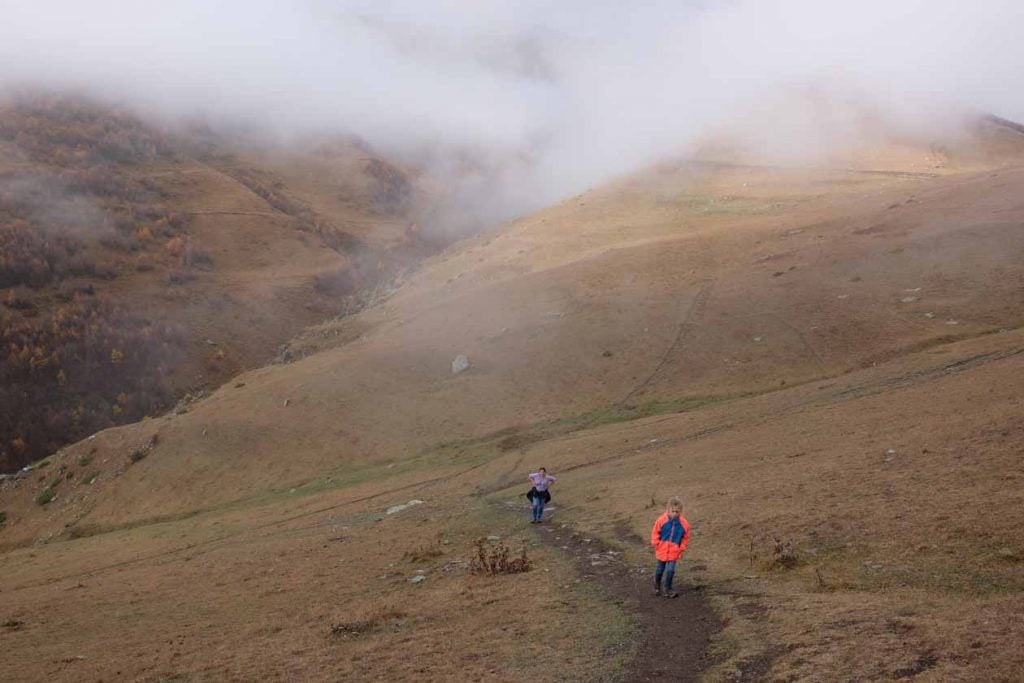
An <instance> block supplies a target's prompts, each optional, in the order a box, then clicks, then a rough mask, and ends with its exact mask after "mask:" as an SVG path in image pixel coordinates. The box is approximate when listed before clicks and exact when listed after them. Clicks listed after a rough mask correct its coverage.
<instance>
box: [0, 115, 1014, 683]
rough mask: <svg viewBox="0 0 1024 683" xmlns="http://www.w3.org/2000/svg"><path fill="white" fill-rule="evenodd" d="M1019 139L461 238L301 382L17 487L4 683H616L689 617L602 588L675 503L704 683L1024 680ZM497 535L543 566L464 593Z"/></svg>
mask: <svg viewBox="0 0 1024 683" xmlns="http://www.w3.org/2000/svg"><path fill="white" fill-rule="evenodd" d="M1022 143H1024V136H1021V135H1020V134H1018V133H1016V132H1015V131H1013V130H1011V129H1006V128H1001V127H998V126H992V125H991V124H990V125H989V126H988V127H985V128H983V129H982V130H981V132H980V133H979V135H978V137H977V138H976V139H975V142H974V143H973V144H971V145H968V144H967V143H966V142H964V141H961V143H960V144H961V145H962V146H961V147H957V148H955V149H954V148H953V147H949V148H944V149H943V150H942V151H937V150H938V148H937V147H932V148H928V147H927V146H925V147H914V146H912V145H903V146H895V147H892V148H880V149H878V150H868V151H867V152H865V153H863V154H862V155H860V156H859V157H857V158H854V159H847V160H845V161H844V162H843V163H838V162H837V163H836V164H834V165H832V166H829V167H827V168H825V167H822V168H814V169H806V168H805V169H798V168H778V167H764V166H753V165H741V164H738V163H731V164H724V163H716V164H712V163H708V162H704V163H696V162H688V163H683V164H674V165H665V166H664V167H660V168H656V169H651V170H650V171H648V172H646V173H644V174H641V175H638V176H635V177H632V178H628V179H625V180H623V181H621V182H619V183H617V184H614V185H610V186H607V187H603V188H599V189H595V190H593V191H591V192H588V193H586V194H584V195H582V196H579V197H575V198H572V199H570V200H567V201H565V202H563V203H561V204H560V205H557V206H553V207H550V208H548V209H546V210H544V211H541V212H538V213H536V214H533V215H531V216H528V217H525V218H523V219H520V220H518V221H515V222H512V223H510V224H508V225H505V226H503V227H502V228H501V229H500V230H499V231H496V232H494V233H491V234H487V235H481V236H478V237H475V238H472V239H468V240H465V241H463V242H460V243H458V244H456V245H453V246H452V247H451V248H449V249H448V250H446V251H444V252H443V253H441V254H438V255H436V256H434V257H432V258H430V259H428V260H427V261H426V262H425V263H424V266H423V268H421V269H420V270H418V271H417V272H416V273H415V274H413V275H411V276H407V277H406V278H405V279H404V280H402V281H401V282H399V283H398V284H399V285H400V286H399V288H398V290H397V291H395V292H394V293H393V294H392V295H391V296H389V297H387V298H383V299H381V300H379V301H377V302H376V303H375V304H374V305H372V306H370V307H368V308H366V309H365V310H363V311H361V312H358V313H355V314H353V315H349V316H345V317H343V318H340V319H337V320H332V321H329V322H326V323H323V324H320V325H318V326H315V327H312V328H309V329H308V330H307V331H306V332H304V333H303V334H302V335H300V336H299V337H298V338H296V339H295V340H294V341H293V342H292V343H291V344H290V346H289V348H290V350H291V353H292V355H293V357H294V358H295V360H294V361H293V362H290V363H286V364H278V365H273V366H268V367H264V368H261V369H258V370H253V371H250V372H246V373H244V374H242V375H240V376H239V377H237V378H236V379H235V380H233V381H231V382H229V383H227V384H225V385H223V386H222V387H221V388H220V389H218V390H217V391H215V392H213V393H212V394H211V395H210V396H208V397H206V398H203V399H201V400H197V401H195V402H192V403H191V404H189V405H188V409H187V412H183V413H181V414H170V415H166V416H164V417H161V418H159V419H152V420H147V421H144V422H141V423H139V424H135V425H130V426H124V427H119V428H117V429H111V430H106V431H104V432H101V433H99V434H97V435H96V436H95V437H94V438H89V439H87V440H85V441H82V442H80V443H77V444H74V445H73V446H70V447H68V448H67V449H65V450H63V451H61V452H60V453H58V454H56V455H54V456H53V457H51V458H49V459H48V460H47V463H46V464H45V466H43V467H42V468H40V469H37V470H36V471H34V472H33V473H32V474H31V475H30V476H28V477H21V478H15V479H6V480H4V481H3V482H2V483H0V486H2V489H0V510H2V511H4V512H5V513H6V523H5V526H4V528H3V529H2V530H0V545H2V546H3V547H4V548H5V549H6V552H5V553H4V554H3V555H2V556H0V571H2V572H3V576H4V577H5V581H4V586H3V592H4V593H5V603H6V604H7V605H8V607H7V609H8V611H9V613H10V617H9V622H8V623H9V624H13V625H9V626H5V628H6V629H7V631H6V632H5V633H3V636H2V637H3V638H4V639H5V645H6V644H8V643H9V644H10V649H9V650H8V651H9V652H10V653H11V654H10V655H8V656H6V657H5V659H6V661H5V662H4V665H3V666H4V667H5V669H4V672H5V673H7V674H8V675H9V676H13V677H15V678H21V679H33V678H35V679H41V678H44V677H49V678H58V679H64V680H73V679H75V678H76V677H77V678H81V677H83V676H93V677H103V676H108V675H113V672H114V671H119V672H121V675H125V676H128V677H133V678H136V679H143V680H144V679H146V678H150V679H153V680H158V679H160V677H163V678H164V679H168V678H170V679H172V680H173V679H174V677H177V678H178V679H179V680H217V679H225V678H236V679H246V678H253V677H276V678H281V679H287V678H300V679H313V680H317V679H332V678H346V677H347V678H351V679H355V680H363V679H366V678H369V677H372V676H385V677H387V678H389V679H391V680H424V679H426V680H444V679H446V678H450V677H452V676H463V677H467V678H471V679H493V680H517V679H519V678H521V677H522V676H524V675H527V673H529V674H530V675H532V676H533V677H535V678H539V679H540V680H552V681H557V680H571V679H578V680H614V679H616V677H618V678H620V679H621V678H627V679H628V676H629V672H630V671H635V670H634V669H630V666H631V662H632V661H633V659H632V657H633V656H634V655H635V654H636V652H637V651H638V649H637V648H638V647H640V644H639V643H640V641H641V640H642V638H643V636H642V634H643V631H642V628H643V623H645V622H644V621H643V618H642V617H643V614H645V613H649V612H650V611H651V610H655V609H658V610H662V609H673V607H672V605H673V604H675V603H671V602H669V601H659V602H657V603H651V602H650V600H649V599H647V600H645V601H638V600H637V599H636V597H635V596H633V595H628V596H625V597H623V596H622V595H618V594H611V593H608V592H607V590H608V589H606V588H602V587H601V586H599V585H596V584H595V583H594V581H595V579H594V575H595V574H596V573H598V572H600V571H602V570H601V569H599V568H600V567H604V566H611V565H615V566H620V565H621V566H622V567H623V568H624V569H623V572H625V574H626V575H628V576H629V577H632V580H635V583H636V585H637V586H638V587H640V589H638V590H639V592H638V594H642V586H644V585H646V583H647V582H648V580H649V576H648V574H645V573H644V571H645V570H648V571H649V567H648V566H647V565H648V564H649V561H648V552H647V550H646V547H645V542H644V538H645V536H646V534H647V533H648V532H649V528H650V524H651V522H652V521H653V519H654V517H655V516H656V515H657V514H658V512H659V511H660V507H661V505H662V502H663V500H664V499H665V498H667V497H668V496H669V495H673V494H678V495H681V496H682V498H683V500H684V507H685V512H686V514H687V516H688V518H689V519H690V521H691V522H692V523H693V524H694V530H695V538H694V540H693V544H692V548H691V550H690V551H689V553H688V554H687V556H686V558H685V560H684V562H683V564H682V567H681V570H680V571H681V577H682V581H683V584H684V586H686V587H687V588H688V589H689V590H690V591H691V592H695V593H696V594H698V595H699V596H703V597H701V598H700V599H701V600H706V601H707V602H708V603H709V604H710V605H712V606H713V607H714V608H715V610H716V611H717V613H718V614H719V615H720V617H721V618H722V620H723V624H724V627H723V628H722V629H721V630H719V631H717V632H716V633H715V634H714V637H713V639H712V641H711V643H710V650H709V652H710V655H711V657H712V659H711V662H710V668H709V669H708V671H707V672H706V675H707V677H708V679H709V680H748V679H751V678H753V679H756V678H757V677H759V676H760V677H767V678H769V679H770V680H771V679H779V680H802V679H811V680H814V679H841V680H856V679H886V678H895V679H901V678H910V677H917V678H918V679H919V680H950V679H960V680H1007V681H1009V680H1013V679H1014V676H1015V675H1016V672H1018V671H1019V670H1020V669H1021V667H1022V666H1024V661H1022V660H1021V658H1020V657H1021V655H1020V653H1019V652H1018V651H1017V648H1015V647H1013V645H1014V644H1015V643H1016V642H1019V640H1020V638H1021V637H1022V636H1024V620H1022V619H1021V618H1020V616H1019V614H1020V613H1021V609H1020V608H1021V607H1022V605H1021V598H1020V595H1021V594H1022V593H1021V589H1022V588H1024V583H1022V582H1024V570H1022V567H1024V565H1022V564H1021V561H1020V558H1021V557H1022V554H1024V536H1022V529H1024V513H1022V512H1021V511H1022V510H1024V506H1021V502H1022V501H1021V496H1020V487H1019V486H1018V483H1019V482H1018V481H1017V479H1016V478H1017V477H1018V470H1019V452H1020V448H1019V444H1020V437H1021V434H1020V427H1021V425H1020V420H1019V415H1020V408H1021V406H1020V397H1019V395H1018V394H1019V392H1018V391H1017V387H1019V386H1020V383H1021V381H1022V380H1024V363H1022V359H1024V355H1022V350H1024V332H1022V330H1021V325H1022V320H1021V308H1020V306H1019V296H1020V287H1021V282H1022V279H1024V272H1022V270H1021V268H1022V266H1021V259H1020V255H1021V253H1022V250H1024V234H1022V233H1021V231H1020V230H1019V227H1020V225H1021V224H1022V222H1024V203H1022V202H1021V199H1020V197H1021V192H1020V190H1021V187H1024V167H1022V166H1021V165H1020V160H1021V159H1024V154H1022V151H1024V147H1022ZM950 149H952V150H953V151H950ZM887 150H888V151H887ZM865 159H867V160H873V161H874V162H875V164H874V165H858V164H860V163H861V162H862V161H863V160H865ZM214 259H215V260H216V255H214ZM457 354H466V355H467V356H468V357H469V359H470V363H471V365H470V368H469V369H468V370H466V371H465V372H462V373H459V374H453V372H452V366H451V362H452V359H453V358H454V357H455V356H456V355H457ZM540 465H545V466H547V467H548V469H549V470H550V471H552V473H554V474H556V475H558V476H559V480H558V483H557V485H556V490H555V505H556V509H555V510H554V511H553V515H554V518H553V519H554V520H555V523H554V525H552V526H548V527H541V528H540V529H538V528H536V527H530V526H529V525H528V524H527V523H526V516H525V511H524V508H523V506H524V503H523V499H522V497H521V494H522V493H523V492H524V491H525V488H526V487H525V486H524V485H523V481H524V478H525V474H526V473H527V472H529V471H533V469H535V468H536V467H537V466H540ZM47 491H49V494H47V493H46V492H47ZM413 500H416V501H423V502H422V503H419V504H415V505H412V506H411V507H408V508H405V509H402V510H391V508H393V507H394V506H396V505H399V504H406V503H409V502H410V501H413ZM389 510H391V511H390V512H389ZM563 525H565V526H563ZM479 537H483V538H485V539H486V538H487V537H497V538H501V539H506V540H510V541H511V544H512V546H513V547H514V548H515V549H518V548H519V547H520V544H521V543H522V544H523V545H524V547H525V548H526V550H527V552H528V554H529V556H530V558H531V560H532V561H533V571H530V572H526V573H523V574H516V575H514V576H500V577H486V576H479V575H476V574H473V573H472V572H471V571H470V565H469V563H468V558H470V557H471V556H472V554H473V552H474V550H473V548H474V539H476V538H479ZM493 542H494V540H493V539H492V540H491V541H488V543H493ZM590 543H594V544H595V545H593V546H592V547H593V548H595V552H590V553H589V554H588V553H587V552H586V551H584V552H583V553H582V555H579V553H577V555H572V554H571V553H573V552H574V551H572V550H571V548H572V547H576V546H581V545H586V544H590ZM598 549H600V550H598ZM609 550H610V552H609ZM566 553H569V554H566ZM575 556H581V557H582V558H583V562H582V564H577V565H576V566H575V568H574V565H573V564H572V562H571V558H572V557H575ZM417 576H423V577H425V578H423V579H417V578H416V577H417ZM68 596H75V598H77V597H78V596H82V597H83V599H72V598H69V597H68ZM85 598H87V599H85ZM542 610H543V614H544V615H545V617H546V618H544V619H538V618H536V615H537V614H538V613H541V611H542ZM638 615H639V616H638ZM3 616H4V615H2V614H0V617H3ZM678 618H679V620H681V621H685V619H686V618H687V615H686V614H685V613H682V612H680V613H679V616H678ZM128 626H130V627H131V628H130V629H128V631H129V632H130V633H131V634H132V635H131V636H130V637H129V638H128V639H127V640H126V639H125V637H124V635H123V634H124V633H125V631H126V627H128ZM156 633H159V637H158V636H156V635H154V634H156ZM115 640H116V641H117V642H118V645H119V652H120V653H122V654H121V656H119V657H117V658H114V657H112V656H111V655H110V654H109V652H110V645H111V643H113V642H114V641H115ZM396 651H400V652H402V653H403V656H402V657H395V656H394V653H395V652H396ZM124 653H128V654H130V655H132V656H131V657H129V658H125V657H124V656H123V654H124ZM79 656H81V657H84V659H78V657H79Z"/></svg>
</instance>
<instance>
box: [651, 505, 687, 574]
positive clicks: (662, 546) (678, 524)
mask: <svg viewBox="0 0 1024 683" xmlns="http://www.w3.org/2000/svg"><path fill="white" fill-rule="evenodd" d="M689 542H690V523H689V522H687V521H686V518H685V517H683V516H682V515H679V516H678V517H676V518H672V517H669V516H668V513H667V512H665V513H662V515H661V517H658V521H656V522H655V523H654V528H653V529H651V545H653V546H654V556H655V557H656V558H658V559H659V560H661V561H662V562H675V561H676V560H678V559H679V556H680V555H682V554H683V551H684V550H686V546H687V544H689Z"/></svg>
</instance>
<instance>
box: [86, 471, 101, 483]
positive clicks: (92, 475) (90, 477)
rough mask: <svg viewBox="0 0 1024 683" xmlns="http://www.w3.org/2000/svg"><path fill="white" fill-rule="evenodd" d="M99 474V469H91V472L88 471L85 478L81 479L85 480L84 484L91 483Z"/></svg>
mask: <svg viewBox="0 0 1024 683" xmlns="http://www.w3.org/2000/svg"><path fill="white" fill-rule="evenodd" d="M99 476H100V471H99V470H93V471H92V472H90V473H89V475H88V476H87V477H86V478H85V479H83V480H82V481H84V482H85V483H86V484H91V483H93V482H94V481H96V480H97V479H98V478H99Z"/></svg>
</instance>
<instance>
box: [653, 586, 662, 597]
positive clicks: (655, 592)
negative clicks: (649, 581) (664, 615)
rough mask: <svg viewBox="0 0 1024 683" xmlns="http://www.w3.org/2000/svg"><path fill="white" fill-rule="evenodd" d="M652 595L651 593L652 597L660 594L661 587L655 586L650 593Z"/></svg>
mask: <svg viewBox="0 0 1024 683" xmlns="http://www.w3.org/2000/svg"><path fill="white" fill-rule="evenodd" d="M652 595H653V596H654V597H658V596H660V595H661V589H660V588H655V589H654V593H652Z"/></svg>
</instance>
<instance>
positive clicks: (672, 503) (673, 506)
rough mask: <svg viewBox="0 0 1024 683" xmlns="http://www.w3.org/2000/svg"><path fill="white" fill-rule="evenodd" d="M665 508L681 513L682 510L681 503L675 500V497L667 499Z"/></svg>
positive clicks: (677, 499)
mask: <svg viewBox="0 0 1024 683" xmlns="http://www.w3.org/2000/svg"><path fill="white" fill-rule="evenodd" d="M665 507H667V508H668V509H669V510H680V511H681V510H682V509H683V501H681V500H679V498H677V497H676V496H672V497H671V498H669V499H668V505H666V506H665Z"/></svg>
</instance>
